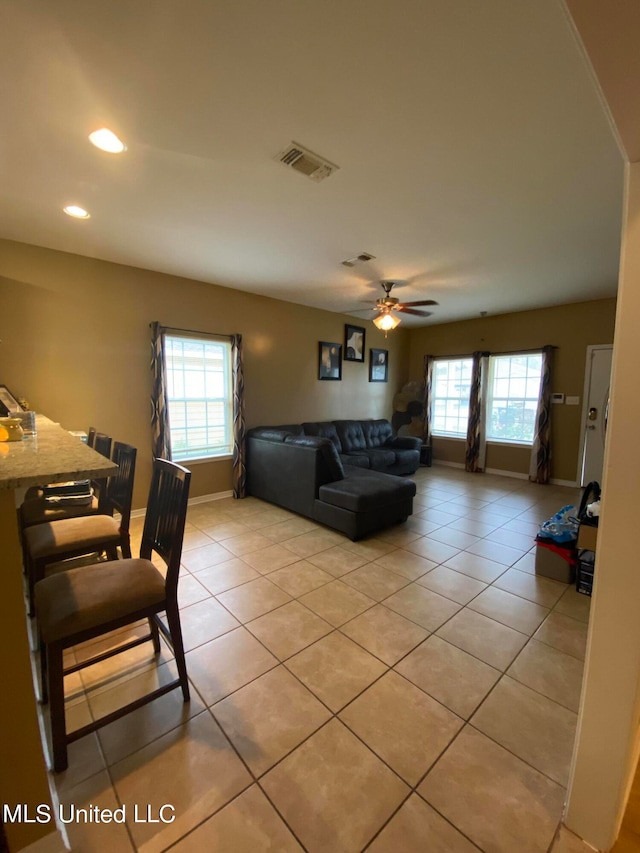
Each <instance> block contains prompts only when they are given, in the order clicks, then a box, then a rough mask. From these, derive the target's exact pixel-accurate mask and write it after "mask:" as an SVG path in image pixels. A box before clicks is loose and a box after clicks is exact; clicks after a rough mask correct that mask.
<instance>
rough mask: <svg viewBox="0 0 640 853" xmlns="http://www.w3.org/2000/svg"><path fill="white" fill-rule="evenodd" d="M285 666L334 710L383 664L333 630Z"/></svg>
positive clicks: (373, 675)
mask: <svg viewBox="0 0 640 853" xmlns="http://www.w3.org/2000/svg"><path fill="white" fill-rule="evenodd" d="M286 666H287V668H288V669H290V670H291V672H293V673H294V675H296V676H297V677H298V678H299V679H300V681H302V682H303V683H304V684H306V686H307V687H308V688H309V689H310V690H312V691H313V693H315V695H316V696H317V697H318V698H319V699H320V700H322V702H324V703H325V705H327V706H328V707H329V708H331V710H332V711H334V712H336V711H339V710H340V708H344V706H345V705H346V704H347V702H350V701H351V700H352V699H353V698H354V697H355V696H357V695H358V693H361V692H362V691H363V690H364V689H365V688H366V687H368V686H369V685H370V684H371V683H372V682H373V681H375V679H376V678H378V677H379V676H380V675H382V673H383V672H384V671H385V670H386V668H387V667H386V666H385V665H384V664H383V663H381V662H380V661H379V660H378V659H377V658H375V657H373V655H370V654H369V653H368V652H366V651H365V650H364V649H362V648H360V646H358V645H356V644H355V643H353V642H352V641H351V640H349V639H347V637H345V636H343V635H342V634H340V633H339V632H337V631H334V633H333V634H329V636H327V637H324V638H323V639H321V640H318V641H317V642H316V643H314V644H313V645H312V646H309V647H308V648H307V649H304V651H302V652H300V653H299V654H297V655H295V656H294V657H292V658H289V660H287V662H286Z"/></svg>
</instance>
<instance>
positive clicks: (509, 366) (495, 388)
mask: <svg viewBox="0 0 640 853" xmlns="http://www.w3.org/2000/svg"><path fill="white" fill-rule="evenodd" d="M541 373H542V354H541V353H536V354H534V355H495V356H491V358H490V359H489V382H488V394H487V415H486V417H487V439H488V440H490V441H505V442H511V443H516V444H533V437H534V432H535V423H536V411H537V409H538V396H539V394H540V375H541Z"/></svg>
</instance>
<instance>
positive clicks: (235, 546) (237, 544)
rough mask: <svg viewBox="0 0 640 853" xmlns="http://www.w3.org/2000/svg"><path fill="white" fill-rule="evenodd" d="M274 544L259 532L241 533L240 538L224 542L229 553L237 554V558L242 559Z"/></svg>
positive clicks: (234, 537) (233, 537) (236, 537)
mask: <svg viewBox="0 0 640 853" xmlns="http://www.w3.org/2000/svg"><path fill="white" fill-rule="evenodd" d="M272 544H273V543H272V541H271V540H270V539H267V537H266V536H263V535H262V533H259V532H258V531H250V532H249V533H241V534H240V535H239V536H232V537H231V538H230V539H225V540H224V547H225V548H226V549H227V551H230V552H231V553H232V554H235V555H236V557H242V556H244V555H245V554H250V553H251V552H252V551H259V550H261V549H262V548H268V547H269V546H270V545H272Z"/></svg>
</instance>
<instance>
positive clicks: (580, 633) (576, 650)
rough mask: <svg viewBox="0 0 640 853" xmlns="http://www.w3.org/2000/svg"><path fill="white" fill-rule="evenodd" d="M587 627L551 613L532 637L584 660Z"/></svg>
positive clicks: (559, 614)
mask: <svg viewBox="0 0 640 853" xmlns="http://www.w3.org/2000/svg"><path fill="white" fill-rule="evenodd" d="M587 631H588V625H587V624H586V623H585V622H579V621H578V620H577V619H572V618H571V616H564V615H563V614H562V613H558V612H557V611H555V610H554V611H553V612H552V613H550V614H549V616H547V618H546V619H545V620H544V622H543V623H542V625H541V626H540V627H539V628H538V630H537V631H536V633H535V634H534V635H533V637H534V639H535V640H539V641H540V642H541V643H546V644H547V645H548V646H553V648H554V649H559V650H560V651H561V652H566V653H567V654H568V655H573V656H574V657H576V658H579V659H580V660H584V656H585V654H586V650H587Z"/></svg>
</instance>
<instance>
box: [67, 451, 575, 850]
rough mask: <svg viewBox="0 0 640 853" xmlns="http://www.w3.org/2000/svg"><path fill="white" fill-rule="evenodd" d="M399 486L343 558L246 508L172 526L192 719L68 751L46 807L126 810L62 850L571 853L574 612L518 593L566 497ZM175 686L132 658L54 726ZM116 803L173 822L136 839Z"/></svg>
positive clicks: (424, 482)
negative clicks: (395, 518) (402, 497)
mask: <svg viewBox="0 0 640 853" xmlns="http://www.w3.org/2000/svg"><path fill="white" fill-rule="evenodd" d="M415 480H416V483H417V487H418V494H417V497H416V500H415V507H414V514H413V516H412V517H411V518H410V519H409V521H408V522H406V523H405V524H403V525H396V526H394V527H391V528H389V529H387V530H384V531H381V532H380V533H379V534H378V535H376V536H372V537H370V538H368V539H366V540H365V541H362V542H356V543H353V542H350V541H349V540H348V539H346V538H345V537H344V536H342V535H340V534H339V533H336V532H334V531H330V530H327V529H325V528H321V527H319V526H317V525H315V524H314V523H313V522H311V521H309V520H307V519H304V518H301V517H298V516H296V515H293V514H292V513H289V512H286V511H285V510H282V509H280V508H277V507H274V506H272V505H269V504H265V503H263V502H261V501H259V500H256V499H255V498H248V499H246V500H244V501H233V500H231V499H224V500H218V501H211V502H208V503H201V504H196V505H194V506H192V507H191V508H190V510H189V521H188V526H187V532H186V536H185V542H184V550H183V565H184V572H183V574H182V576H181V580H180V601H181V608H182V624H183V631H184V636H185V643H186V648H187V666H188V671H189V677H190V681H191V684H192V688H193V689H192V700H191V702H190V704H188V705H184V704H183V702H182V701H181V697H180V694H179V691H173V692H172V693H170V694H167V695H166V696H164V697H162V698H161V699H159V700H156V701H155V702H154V703H152V704H150V705H147V706H145V707H144V708H142V709H140V710H139V711H137V712H135V713H133V714H131V715H129V716H127V717H126V718H124V719H122V720H119V721H118V722H116V723H114V724H112V725H111V726H109V727H107V728H105V729H102V730H101V731H100V732H99V733H98V734H93V735H89V736H88V737H86V738H84V739H82V740H80V741H78V742H76V743H75V744H73V745H72V746H71V748H70V751H69V757H70V763H69V769H68V770H67V771H66V772H65V773H63V774H60V775H59V776H58V777H57V778H56V782H57V788H58V792H59V796H60V799H61V801H62V802H63V803H73V804H75V805H76V806H78V807H81V806H83V805H86V804H92V805H98V806H101V807H105V808H108V807H110V808H116V807H117V806H119V805H122V804H126V806H127V820H126V823H119V824H115V823H114V824H110V825H105V824H101V825H88V826H81V825H77V826H76V825H71V826H70V827H69V830H70V837H71V840H72V841H73V843H74V845H75V847H74V849H77V850H82V851H88V853H91V851H104V850H107V849H108V850H109V851H114V853H115V851H131V850H143V851H145V853H147V851H148V853H151V851H163V850H167V849H169V848H171V849H172V850H175V851H180V853H190V851H233V853H243V851H247V853H257V851H294V850H308V851H327V853H340V851H345V853H346V851H360V850H364V849H367V850H369V851H372V853H373V851H375V853H385V851H390V852H391V851H393V853H398V851H402V853H412V851H421V852H422V851H429V853H471V851H478V850H482V851H492V853H494V852H495V853H515V851H518V853H547V851H549V850H553V851H554V853H556V851H557V853H562V851H573V850H579V849H581V848H582V845H581V844H580V842H579V841H578V839H575V838H573V837H571V836H570V834H569V833H567V832H566V831H564V830H563V831H562V833H560V834H559V835H558V826H559V821H560V817H561V813H562V807H563V802H564V797H565V786H566V784H567V777H568V772H569V764H570V760H571V754H572V748H573V738H574V733H575V726H576V719H577V715H576V712H577V710H578V702H579V695H580V684H581V679H582V668H583V661H584V652H585V644H586V634H587V621H588V617H589V604H590V601H589V599H588V598H585V597H583V596H579V595H578V594H577V593H576V592H575V591H574V589H573V588H571V587H568V586H566V585H564V584H561V583H557V582H555V581H552V580H546V579H543V578H537V577H536V576H535V574H534V555H533V553H534V552H533V548H532V545H533V536H534V535H535V533H536V531H537V528H538V525H539V523H540V522H541V521H543V520H545V519H546V518H548V517H549V516H550V515H551V514H553V512H555V511H556V510H557V509H558V508H559V507H561V506H562V505H564V504H567V503H571V502H575V501H576V498H577V493H576V492H575V491H572V490H569V489H566V488H560V487H554V486H548V487H540V486H532V485H530V484H528V483H527V482H525V481H520V480H516V479H509V478H505V477H496V476H491V475H483V476H479V475H467V474H465V473H463V472H461V471H458V470H455V469H450V468H445V467H433V468H430V469H428V468H422V469H420V470H419V471H418V472H417V474H416V477H415ZM140 529H141V522H136V531H137V535H138V537H139V535H140V534H139V531H140ZM134 553H136V545H134ZM101 642H102V645H103V646H105V648H106V647H108V645H109V643H110V642H111V640H106V641H101ZM86 653H87V652H86V649H83V648H77V649H76V650H74V651H73V652H71V653H70V655H72V656H73V655H75V656H76V657H77V658H80V657H81V656H82V655H83V654H86ZM173 671H174V662H173V660H172V654H171V652H169V651H168V650H167V649H166V648H165V649H164V650H163V652H162V654H161V656H160V659H159V661H157V662H156V660H155V659H154V658H153V657H152V654H151V650H150V645H148V646H147V644H145V645H144V646H139V647H137V648H136V649H134V650H132V651H130V652H129V653H127V654H126V655H124V656H120V657H116V658H111V659H108V660H106V661H104V662H103V663H102V664H99V665H96V666H95V667H92V668H90V669H87V670H84V671H82V673H81V674H77V673H76V674H75V675H73V676H71V677H69V678H68V679H67V683H66V693H67V712H68V719H69V726H70V728H76V727H78V726H80V725H82V724H83V722H84V721H86V720H88V719H90V718H91V716H92V715H94V714H95V715H101V714H104V713H106V712H107V711H108V710H109V709H111V708H113V707H117V705H118V704H119V703H120V702H122V701H123V700H124V699H125V697H126V698H127V699H130V698H131V697H134V696H136V695H137V694H138V693H140V692H142V691H145V690H147V689H149V686H150V685H152V684H157V683H161V682H162V681H163V680H165V679H167V678H170V677H171V676H172V673H173ZM134 804H137V806H138V810H139V812H138V814H139V815H140V814H146V809H147V805H148V806H149V807H150V808H151V810H152V814H153V815H154V816H155V817H157V812H158V809H159V808H160V807H161V806H162V805H163V804H170V805H172V806H173V807H174V809H175V820H174V821H173V822H172V823H166V824H163V823H142V822H136V821H135V819H134V815H133V805H134ZM585 849H586V848H585Z"/></svg>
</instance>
